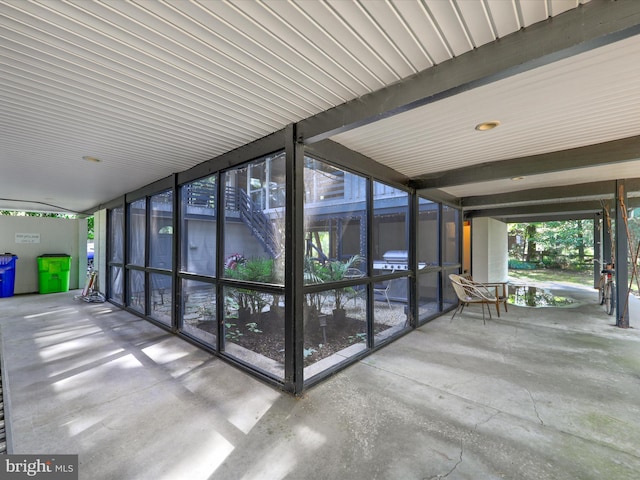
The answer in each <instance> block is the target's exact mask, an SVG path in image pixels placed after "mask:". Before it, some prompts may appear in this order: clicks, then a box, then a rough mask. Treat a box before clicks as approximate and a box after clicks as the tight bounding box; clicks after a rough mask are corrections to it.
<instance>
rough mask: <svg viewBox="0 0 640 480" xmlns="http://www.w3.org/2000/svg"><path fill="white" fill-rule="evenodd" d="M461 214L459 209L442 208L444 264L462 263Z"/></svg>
mask: <svg viewBox="0 0 640 480" xmlns="http://www.w3.org/2000/svg"><path fill="white" fill-rule="evenodd" d="M459 215H460V212H459V210H458V209H457V208H453V207H448V206H446V205H443V206H442V264H443V266H444V265H454V264H458V263H460V248H459V245H460V232H459V223H460V222H459V220H458V217H459Z"/></svg>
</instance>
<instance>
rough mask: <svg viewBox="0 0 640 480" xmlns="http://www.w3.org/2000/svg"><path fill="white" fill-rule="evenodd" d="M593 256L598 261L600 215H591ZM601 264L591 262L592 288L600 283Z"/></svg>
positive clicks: (600, 228)
mask: <svg viewBox="0 0 640 480" xmlns="http://www.w3.org/2000/svg"><path fill="white" fill-rule="evenodd" d="M593 258H594V260H598V261H600V260H601V259H602V215H601V214H596V215H594V216H593ZM601 271H602V266H601V264H600V263H598V262H595V261H594V262H593V288H598V284H599V283H600V272H601Z"/></svg>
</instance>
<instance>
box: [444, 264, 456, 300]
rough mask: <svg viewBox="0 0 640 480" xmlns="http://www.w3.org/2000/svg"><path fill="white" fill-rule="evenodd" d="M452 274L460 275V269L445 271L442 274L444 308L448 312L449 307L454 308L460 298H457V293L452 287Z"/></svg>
mask: <svg viewBox="0 0 640 480" xmlns="http://www.w3.org/2000/svg"><path fill="white" fill-rule="evenodd" d="M451 273H455V274H457V273H458V269H457V268H456V269H451V270H444V271H443V274H442V284H443V286H442V289H443V291H442V308H443V310H446V309H447V308H449V307H453V306H455V305H457V304H458V297H457V296H456V292H455V291H454V290H453V286H452V285H451V280H449V275H450V274H451Z"/></svg>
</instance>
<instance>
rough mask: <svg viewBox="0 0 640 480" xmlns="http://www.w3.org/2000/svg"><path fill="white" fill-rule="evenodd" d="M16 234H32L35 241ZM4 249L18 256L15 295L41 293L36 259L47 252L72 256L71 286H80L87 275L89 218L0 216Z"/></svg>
mask: <svg viewBox="0 0 640 480" xmlns="http://www.w3.org/2000/svg"><path fill="white" fill-rule="evenodd" d="M16 234H31V235H29V237H30V239H31V240H30V241H32V242H34V243H25V242H26V237H25V236H23V235H16ZM4 252H8V253H13V254H15V255H17V256H18V260H17V261H16V271H15V285H14V293H15V294H19V293H34V292H38V290H39V286H38V261H37V258H38V256H40V255H44V254H47V253H61V254H65V255H71V271H70V273H69V288H70V289H77V288H79V285H80V287H82V286H83V285H84V282H85V278H86V271H87V220H86V219H66V218H46V217H17V216H10V215H0V253H4Z"/></svg>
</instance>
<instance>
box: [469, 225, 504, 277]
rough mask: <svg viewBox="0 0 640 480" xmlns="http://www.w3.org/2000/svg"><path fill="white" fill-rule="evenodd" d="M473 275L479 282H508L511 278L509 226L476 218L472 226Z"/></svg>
mask: <svg viewBox="0 0 640 480" xmlns="http://www.w3.org/2000/svg"><path fill="white" fill-rule="evenodd" d="M471 251H472V262H471V274H472V276H473V279H474V280H475V281H477V282H506V281H507V279H508V277H509V252H508V242H507V224H506V223H504V222H500V221H498V220H494V219H493V218H474V219H473V222H472V224H471Z"/></svg>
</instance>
